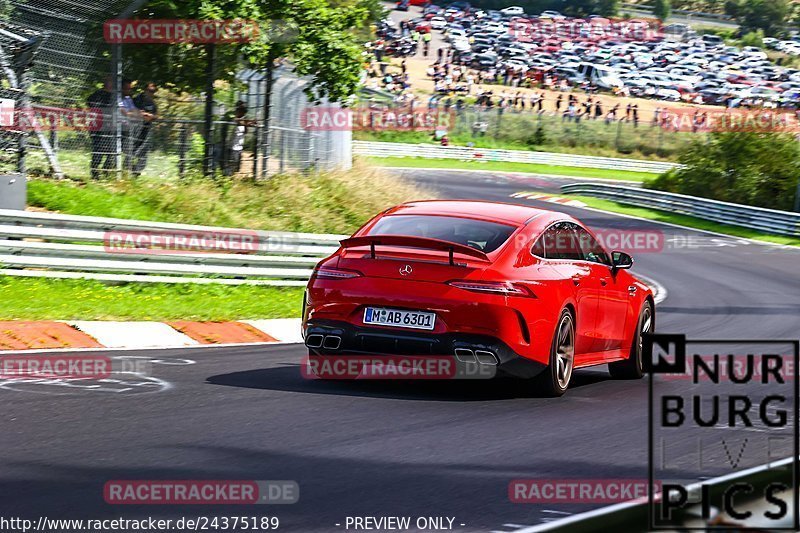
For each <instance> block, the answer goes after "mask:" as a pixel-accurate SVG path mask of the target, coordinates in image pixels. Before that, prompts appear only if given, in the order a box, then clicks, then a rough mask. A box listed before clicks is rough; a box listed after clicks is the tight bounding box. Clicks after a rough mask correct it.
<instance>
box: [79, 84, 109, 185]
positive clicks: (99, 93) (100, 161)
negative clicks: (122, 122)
mask: <svg viewBox="0 0 800 533" xmlns="http://www.w3.org/2000/svg"><path fill="white" fill-rule="evenodd" d="M111 84H112V79H111V77H110V76H109V77H108V78H106V81H105V83H103V87H102V88H100V89H97V90H96V91H95V92H93V93H92V94H91V95H90V96H89V98H88V99H87V100H86V104H87V106H88V107H89V108H90V109H94V110H95V111H96V112H98V113H100V114H101V117H102V122H101V124H100V126H99V127H98V128H97V129H94V130H91V131H90V132H89V137H90V138H91V140H92V160H91V165H90V168H91V175H92V179H99V178H100V174H101V171H107V170H109V169H111V168H113V166H114V155H115V150H114V132H113V131H112V130H111V113H112V110H113V105H112V102H113V99H114V93H113V92H112V90H111Z"/></svg>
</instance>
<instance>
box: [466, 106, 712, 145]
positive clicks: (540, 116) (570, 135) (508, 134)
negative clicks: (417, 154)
mask: <svg viewBox="0 0 800 533" xmlns="http://www.w3.org/2000/svg"><path fill="white" fill-rule="evenodd" d="M454 117H455V124H454V127H453V129H452V133H451V135H453V136H455V137H456V138H459V139H470V140H471V142H476V143H478V142H481V141H485V140H486V139H491V140H492V141H494V142H497V143H503V144H505V143H508V144H513V145H518V146H520V147H528V148H539V149H544V148H546V147H559V146H560V147H570V148H587V149H591V150H597V149H600V150H608V151H613V152H617V153H620V154H633V153H640V154H645V155H658V156H661V157H670V156H674V155H676V154H678V153H679V152H680V151H681V150H682V149H683V148H684V147H685V146H686V145H687V144H688V143H689V142H690V141H691V140H692V139H693V138H696V136H697V135H699V134H693V133H691V132H675V131H670V130H667V129H664V128H663V127H661V124H660V123H654V122H653V121H652V117H637V118H636V119H634V117H633V116H628V117H626V116H625V112H624V110H623V111H622V113H621V114H618V115H617V116H616V117H613V118H611V117H608V116H606V115H600V116H596V115H594V114H590V115H583V116H582V115H577V114H575V115H572V116H571V115H569V114H567V113H558V114H557V113H552V112H542V113H538V112H534V111H522V110H517V109H489V110H486V109H481V108H477V107H476V108H465V109H461V110H454Z"/></svg>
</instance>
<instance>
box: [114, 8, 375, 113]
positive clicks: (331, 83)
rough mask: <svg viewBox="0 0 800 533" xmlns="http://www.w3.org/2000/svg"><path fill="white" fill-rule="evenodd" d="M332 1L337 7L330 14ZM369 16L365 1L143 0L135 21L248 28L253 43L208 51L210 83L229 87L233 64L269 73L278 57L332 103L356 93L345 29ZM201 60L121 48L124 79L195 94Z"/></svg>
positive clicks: (195, 51) (193, 50)
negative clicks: (253, 26) (252, 29)
mask: <svg viewBox="0 0 800 533" xmlns="http://www.w3.org/2000/svg"><path fill="white" fill-rule="evenodd" d="M334 2H335V3H336V4H339V7H331V4H332V3H334ZM374 10H375V6H374V1H373V0H332V1H331V3H329V2H328V1H326V0H266V1H258V0H151V1H150V2H149V3H148V4H147V5H146V6H145V8H144V9H142V10H141V11H139V12H138V13H137V14H136V17H137V18H147V19H214V20H230V19H246V20H252V21H255V22H257V23H258V24H259V27H260V28H261V29H262V31H261V33H260V38H259V39H257V40H255V41H254V42H250V43H245V44H224V45H219V46H217V47H216V54H217V58H216V59H217V60H216V64H217V72H216V76H217V78H218V79H220V80H227V81H233V80H234V79H235V75H236V72H237V71H238V70H239V68H240V67H241V66H242V63H241V61H240V60H243V61H244V62H245V63H246V64H247V66H250V67H252V68H256V69H259V68H264V69H271V68H272V66H273V64H274V62H275V61H276V60H277V59H281V58H286V59H290V60H291V62H292V64H293V65H294V67H295V70H296V71H297V72H298V74H300V75H309V76H312V78H313V80H314V83H313V86H314V91H315V96H319V97H322V96H328V97H330V98H331V99H332V100H337V99H343V98H345V97H347V96H349V95H351V94H353V92H355V90H356V89H357V87H358V82H359V79H360V78H359V76H360V73H361V55H360V54H361V50H362V49H361V41H360V40H359V38H358V36H357V34H356V32H354V31H353V30H354V29H356V28H359V27H361V26H363V25H364V24H365V23H366V22H367V21H368V20H369V18H370V16H377V14H376V13H375V12H374ZM206 53H207V49H206V47H205V46H203V45H196V44H190V43H183V44H174V45H168V46H167V45H130V46H126V47H125V59H126V63H127V65H126V74H127V75H130V77H133V78H137V79H153V80H155V81H159V82H161V83H164V84H169V85H170V86H172V87H173V88H174V89H175V90H176V91H186V92H192V93H197V92H200V91H202V90H204V87H205V83H206V71H205V69H206Z"/></svg>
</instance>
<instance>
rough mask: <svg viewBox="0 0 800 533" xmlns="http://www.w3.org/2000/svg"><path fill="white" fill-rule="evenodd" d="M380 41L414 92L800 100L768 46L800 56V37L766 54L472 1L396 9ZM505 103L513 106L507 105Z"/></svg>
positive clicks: (793, 74) (683, 30) (797, 82)
mask: <svg viewBox="0 0 800 533" xmlns="http://www.w3.org/2000/svg"><path fill="white" fill-rule="evenodd" d="M392 7H394V6H392ZM425 34H430V36H431V37H425ZM380 35H381V41H380V42H379V43H378V45H379V46H382V47H384V49H385V50H386V49H388V53H387V54H386V55H388V56H392V55H394V56H400V57H406V58H407V59H406V62H407V71H408V73H409V79H408V82H407V84H406V86H405V87H404V89H405V90H407V91H408V90H411V91H415V90H419V89H420V88H424V90H426V91H427V90H431V91H432V92H438V93H439V94H454V95H461V96H470V95H472V96H475V95H476V94H478V93H479V92H480V91H481V90H482V89H481V88H482V87H483V85H497V84H499V85H505V86H506V87H507V88H508V89H509V90H514V91H516V90H519V91H522V94H527V93H526V92H525V91H528V90H529V89H533V90H539V89H541V90H546V91H555V92H556V93H557V92H563V91H572V90H576V89H578V90H581V91H584V92H587V93H591V94H608V95H616V96H623V97H633V98H646V99H649V100H653V101H655V102H673V103H675V102H685V103H691V104H695V105H714V106H726V107H730V108H740V107H745V108H762V107H763V108H779V109H790V110H794V109H796V108H797V105H798V101H800V70H798V69H794V68H787V67H784V66H781V65H777V64H775V63H773V62H772V61H770V59H769V58H768V57H767V48H768V47H769V48H772V49H774V50H780V51H781V52H783V53H784V54H787V55H788V56H793V55H794V56H796V55H800V40H784V41H780V40H777V39H769V38H767V39H765V40H764V45H765V46H764V48H763V49H762V48H757V47H752V46H745V47H736V46H729V45H727V44H726V43H725V42H724V41H722V39H720V38H719V37H717V36H715V35H697V34H696V33H695V32H694V31H693V30H692V29H691V28H690V27H688V26H686V25H684V24H670V25H667V26H659V25H657V24H656V23H655V22H654V21H653V20H644V19H629V20H610V19H607V18H602V17H599V16H591V17H589V18H587V19H571V18H567V17H564V16H562V15H561V14H559V13H556V12H545V13H541V14H530V13H524V12H523V11H522V10H521V9H520V8H514V7H510V8H506V9H504V10H502V11H483V10H475V9H471V8H469V7H468V5H467V4H466V3H462V2H456V3H453V4H450V5H449V6H448V7H444V6H438V5H429V6H427V7H425V8H422V7H418V6H409V7H408V10H407V11H398V10H395V11H393V13H392V15H391V17H390V18H389V19H388V20H387V21H386V22H385V23H384V24H383V26H382V28H381V29H380ZM417 35H419V37H417ZM426 39H429V44H428V49H429V52H428V55H427V56H425V54H424V49H425V40H426ZM795 39H800V38H795ZM417 43H418V44H417ZM439 49H442V50H443V53H442V55H440V54H439ZM420 64H422V65H425V66H424V67H421V65H420ZM432 64H434V65H433V67H431V65H432ZM432 70H433V75H432ZM454 71H455V74H454ZM392 88H393V89H394V90H395V92H398V93H399V92H402V90H403V87H402V86H394V87H392ZM496 94H497V93H496V92H495V95H496ZM548 95H549V93H545V97H547V96H548ZM554 98H555V96H553V97H552V99H554ZM550 99H551V98H548V100H550ZM502 105H504V106H507V105H509V104H508V102H507V101H505V99H504V101H503V103H502ZM512 105H514V104H512ZM655 105H659V104H655ZM648 107H649V106H648ZM557 111H562V112H563V111H564V109H563V108H562V109H558V110H557Z"/></svg>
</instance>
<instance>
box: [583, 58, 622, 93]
mask: <svg viewBox="0 0 800 533" xmlns="http://www.w3.org/2000/svg"><path fill="white" fill-rule="evenodd" d="M577 71H578V79H579V80H580V81H588V82H589V83H592V84H593V85H597V86H598V87H600V88H602V89H613V88H615V87H616V88H619V89H621V88H622V87H623V83H622V80H621V79H620V78H619V76H618V75H617V73H616V72H615V71H614V70H612V69H610V68H608V67H606V66H604V65H595V64H594V63H581V64H580V65H578V68H577Z"/></svg>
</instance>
